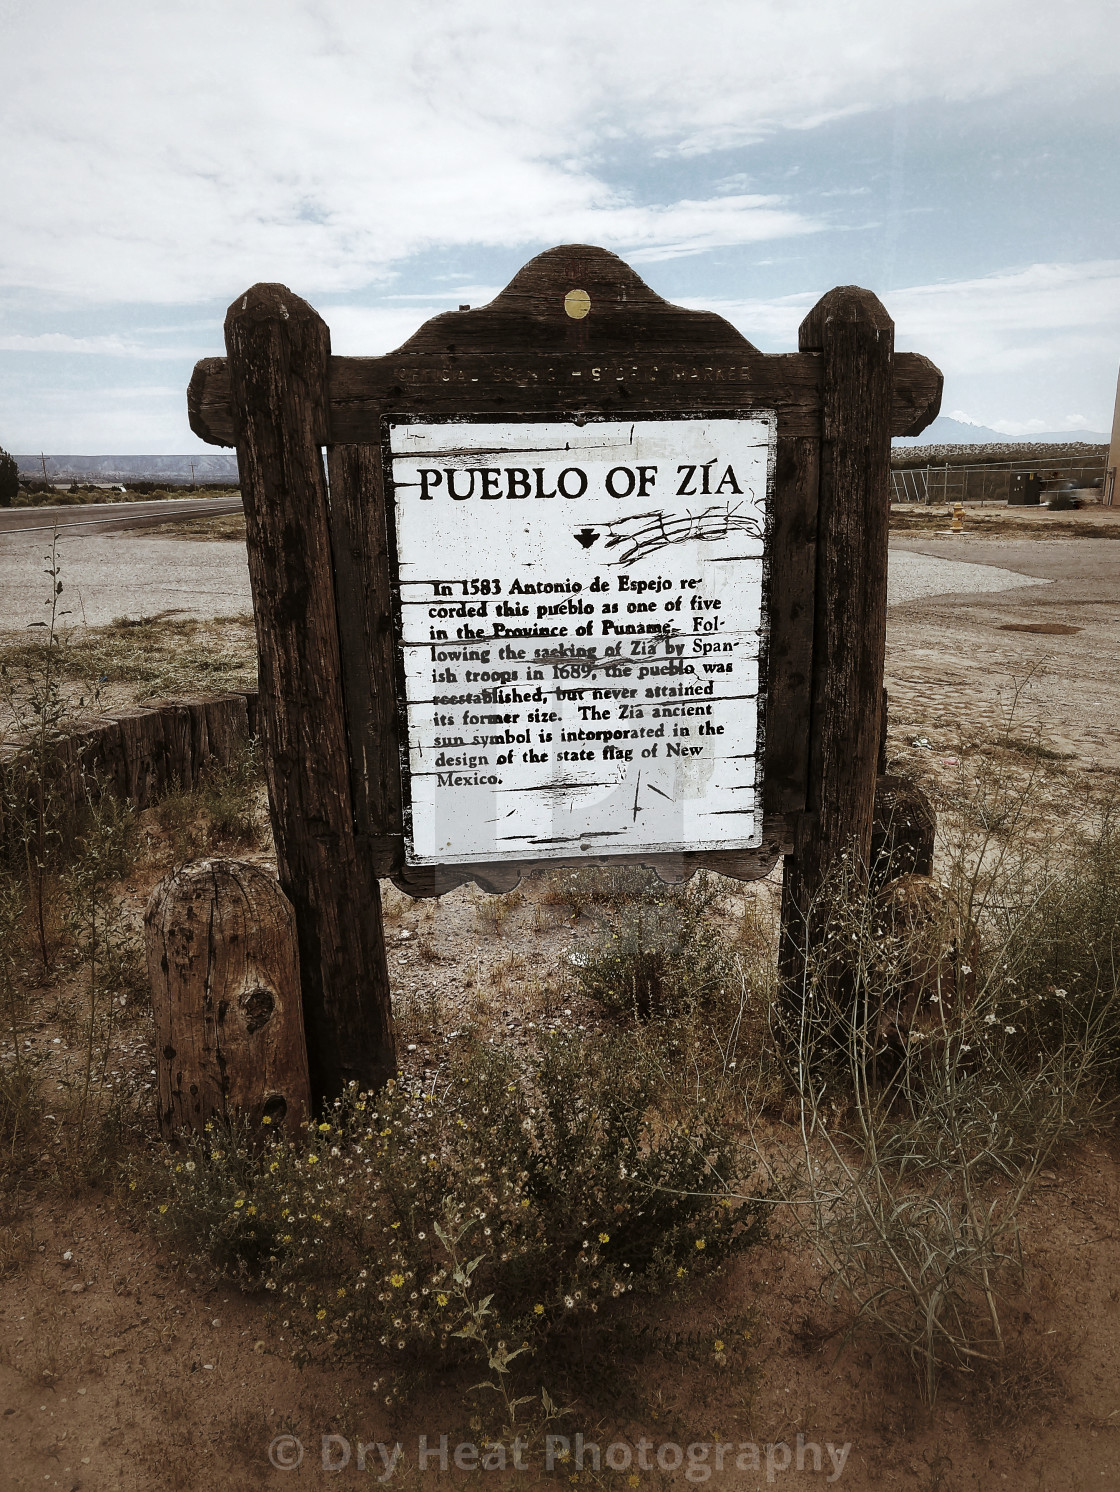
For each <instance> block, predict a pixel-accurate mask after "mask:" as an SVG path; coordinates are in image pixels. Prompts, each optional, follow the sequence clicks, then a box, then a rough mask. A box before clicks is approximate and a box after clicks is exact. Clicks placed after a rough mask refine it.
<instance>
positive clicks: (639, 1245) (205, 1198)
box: [156, 1033, 763, 1366]
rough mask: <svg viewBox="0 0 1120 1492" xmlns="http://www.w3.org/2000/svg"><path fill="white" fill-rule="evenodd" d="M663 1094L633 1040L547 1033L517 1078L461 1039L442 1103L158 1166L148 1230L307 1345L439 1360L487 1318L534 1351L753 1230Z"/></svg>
mask: <svg viewBox="0 0 1120 1492" xmlns="http://www.w3.org/2000/svg"><path fill="white" fill-rule="evenodd" d="M659 1088H660V1082H659V1074H658V1072H657V1070H656V1068H655V1067H654V1066H652V1065H651V1064H649V1063H648V1062H647V1061H646V1060H645V1058H644V1056H643V1054H642V1052H641V1051H640V1050H639V1049H637V1048H636V1047H635V1046H634V1045H633V1044H631V1043H627V1042H621V1041H609V1040H602V1039H598V1040H596V1039H594V1038H590V1037H587V1036H583V1035H580V1034H578V1033H571V1034H558V1035H556V1036H553V1037H551V1038H549V1039H547V1040H546V1042H545V1045H544V1047H543V1049H542V1051H541V1052H540V1053H539V1055H538V1056H537V1057H536V1058H535V1059H532V1060H530V1061H529V1062H528V1063H527V1065H526V1066H525V1067H524V1068H519V1067H518V1066H517V1065H516V1064H515V1062H514V1061H513V1059H512V1058H511V1057H510V1056H508V1055H507V1054H506V1053H504V1052H503V1051H501V1050H500V1049H498V1048H496V1047H494V1046H492V1045H490V1044H488V1043H483V1042H481V1041H475V1040H473V1039H468V1040H465V1041H462V1042H460V1043H458V1053H457V1056H456V1057H455V1058H454V1060H453V1061H452V1063H451V1066H450V1070H449V1072H448V1074H447V1079H446V1083H445V1085H444V1086H443V1087H442V1088H436V1089H435V1090H433V1091H427V1092H421V1091H420V1090H419V1089H418V1088H414V1087H410V1086H408V1085H407V1084H389V1085H388V1086H387V1087H386V1089H385V1090H384V1091H383V1092H381V1093H380V1094H378V1095H376V1096H374V1095H369V1094H359V1093H358V1092H356V1091H353V1090H352V1091H351V1092H350V1093H349V1094H348V1095H347V1096H346V1098H345V1099H344V1100H343V1101H340V1102H338V1103H336V1105H335V1108H334V1111H333V1112H332V1113H331V1114H330V1116H329V1121H325V1122H323V1123H321V1124H320V1125H318V1126H317V1127H315V1126H313V1127H312V1128H311V1129H310V1130H309V1132H307V1133H306V1134H301V1135H296V1136H288V1135H285V1134H283V1133H281V1134H277V1135H275V1136H274V1137H272V1138H270V1139H268V1140H267V1141H265V1142H261V1140H260V1138H259V1136H258V1137H253V1136H251V1135H249V1134H248V1133H246V1132H244V1131H242V1132H238V1133H233V1134H221V1133H220V1132H219V1131H217V1130H214V1131H212V1133H211V1135H208V1136H204V1137H202V1138H198V1137H196V1138H194V1139H193V1140H190V1141H189V1142H188V1143H187V1144H186V1147H185V1149H184V1150H183V1152H182V1153H181V1154H176V1153H174V1152H170V1151H169V1152H167V1154H166V1156H165V1163H166V1170H165V1172H164V1173H163V1175H164V1177H165V1180H162V1181H160V1180H158V1179H157V1182H156V1191H157V1194H159V1195H161V1196H162V1200H161V1201H160V1204H159V1211H158V1213H157V1214H156V1216H157V1219H158V1223H159V1226H160V1228H161V1229H162V1230H164V1231H165V1232H166V1233H168V1234H169V1235H170V1236H172V1237H173V1238H175V1239H176V1240H177V1241H178V1242H179V1243H180V1244H181V1245H182V1246H183V1247H184V1248H185V1249H187V1250H188V1251H190V1252H191V1253H193V1254H194V1255H196V1256H200V1257H201V1258H203V1259H204V1260H206V1261H207V1262H208V1263H209V1265H210V1266H211V1268H212V1269H214V1270H215V1271H216V1272H218V1273H219V1274H222V1275H225V1276H231V1277H234V1278H237V1279H239V1280H241V1281H242V1282H243V1283H245V1284H246V1285H259V1286H263V1288H265V1289H266V1290H270V1291H275V1292H276V1294H277V1296H278V1297H279V1302H282V1309H283V1312H284V1314H285V1317H286V1318H287V1321H288V1323H290V1326H291V1328H292V1329H293V1330H294V1331H296V1332H297V1333H298V1334H300V1335H301V1336H302V1338H303V1340H304V1342H305V1344H306V1347H307V1348H308V1349H309V1350H310V1349H312V1348H314V1347H316V1346H319V1347H327V1348H332V1349H335V1350H338V1351H342V1350H347V1349H349V1350H354V1351H362V1352H366V1351H369V1350H370V1349H371V1348H372V1349H374V1350H376V1348H377V1347H381V1348H388V1349H390V1350H391V1351H392V1352H393V1353H394V1354H396V1353H405V1354H411V1355H413V1356H415V1355H416V1354H423V1353H425V1352H428V1353H430V1352H432V1351H433V1350H435V1351H438V1352H439V1353H444V1352H450V1351H453V1350H454V1349H455V1342H456V1338H457V1337H458V1338H462V1337H464V1336H466V1337H467V1338H475V1339H476V1340H478V1325H479V1321H478V1311H479V1309H480V1308H481V1309H484V1311H485V1314H487V1315H489V1316H492V1317H493V1318H494V1328H495V1331H496V1332H497V1334H498V1335H500V1336H502V1337H503V1338H504V1337H506V1336H512V1335H513V1334H514V1333H517V1334H519V1335H520V1339H524V1340H526V1341H529V1342H532V1343H537V1342H540V1341H541V1340H542V1339H543V1338H544V1337H545V1336H547V1334H548V1333H549V1332H550V1331H552V1330H555V1329H558V1328H560V1327H562V1326H563V1325H564V1323H566V1322H569V1321H572V1320H574V1319H576V1318H578V1317H581V1316H583V1317H590V1316H593V1315H595V1314H596V1313H598V1311H599V1309H600V1308H601V1307H603V1306H605V1305H606V1304H607V1303H609V1302H611V1301H613V1300H616V1299H617V1298H619V1297H620V1296H623V1295H625V1294H628V1293H630V1292H632V1291H635V1290H638V1291H641V1290H651V1289H658V1288H662V1287H663V1286H665V1285H666V1284H670V1285H676V1283H677V1282H678V1281H679V1280H682V1279H684V1278H685V1277H686V1276H688V1275H689V1274H690V1273H691V1272H692V1271H693V1270H695V1269H697V1268H698V1267H701V1268H702V1267H705V1266H707V1267H710V1266H712V1265H713V1264H716V1263H718V1262H719V1261H720V1260H722V1259H724V1258H726V1257H727V1256H728V1255H730V1254H732V1253H735V1252H736V1251H738V1250H741V1249H744V1248H746V1247H748V1246H749V1245H751V1244H753V1243H754V1242H755V1241H756V1240H758V1239H759V1237H760V1236H761V1233H762V1228H763V1204H762V1203H760V1202H751V1203H747V1204H743V1205H739V1206H734V1205H731V1204H730V1203H729V1202H728V1188H729V1187H731V1186H733V1185H734V1184H735V1178H736V1177H737V1176H738V1174H739V1167H738V1162H737V1159H736V1151H735V1145H734V1142H733V1140H732V1137H731V1134H730V1132H729V1131H728V1130H726V1129H724V1128H723V1127H721V1126H720V1125H719V1124H718V1123H717V1122H713V1121H712V1120H711V1119H709V1117H708V1116H707V1113H706V1110H705V1107H704V1105H703V1103H702V1102H699V1101H696V1100H694V1102H693V1105H692V1110H691V1113H690V1114H689V1115H688V1116H687V1120H686V1122H684V1123H681V1122H677V1123H669V1122H667V1121H666V1118H665V1115H664V1113H663V1111H662V1108H661V1105H660V1103H659ZM279 1302H278V1303H279ZM472 1322H473V1323H474V1325H473V1326H472ZM491 1366H493V1364H491Z"/></svg>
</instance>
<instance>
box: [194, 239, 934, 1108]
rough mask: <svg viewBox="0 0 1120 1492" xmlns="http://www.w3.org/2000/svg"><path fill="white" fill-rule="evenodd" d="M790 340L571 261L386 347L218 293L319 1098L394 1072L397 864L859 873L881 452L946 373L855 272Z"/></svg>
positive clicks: (487, 879)
mask: <svg viewBox="0 0 1120 1492" xmlns="http://www.w3.org/2000/svg"><path fill="white" fill-rule="evenodd" d="M799 341H800V350H799V351H798V352H796V353H789V354H780V355H765V354H762V353H760V352H759V351H758V350H757V349H756V348H754V347H753V346H752V345H751V344H750V343H749V342H748V341H747V340H746V339H745V338H744V337H742V336H741V335H740V334H739V333H738V332H737V331H735V329H734V328H733V327H731V326H730V325H729V324H728V323H727V322H726V321H724V320H722V319H721V318H720V317H719V316H716V315H713V314H712V313H710V312H703V311H694V310H688V309H685V308H683V307H680V306H673V305H670V304H669V303H667V302H666V301H664V300H662V299H661V298H660V297H659V296H658V295H656V294H654V292H653V291H651V290H650V289H649V287H648V286H646V285H645V284H643V282H642V281H641V280H640V279H639V278H638V276H637V275H636V274H635V273H634V272H633V270H631V269H630V268H629V267H628V266H627V265H625V264H624V263H623V262H622V261H621V260H619V259H618V258H616V257H615V256H614V255H613V254H609V253H607V252H606V251H604V250H602V249H595V248H588V247H585V246H579V245H576V246H568V247H564V248H560V249H554V250H551V251H549V252H548V253H546V254H542V255H539V256H538V257H537V258H536V259H534V260H533V261H531V263H529V264H528V265H526V266H525V268H524V269H523V270H521V271H520V273H519V274H518V275H517V276H515V278H514V280H513V281H512V282H511V284H510V285H509V286H508V287H507V288H506V289H505V290H504V291H503V292H502V293H501V294H500V295H499V296H498V297H497V298H496V299H495V300H494V301H493V302H492V303H491V304H490V305H488V306H483V307H480V308H479V309H477V310H463V311H458V312H448V313H446V314H444V315H442V316H437V317H435V318H434V319H433V320H432V321H430V322H428V323H427V324H426V325H425V326H423V327H421V328H420V330H419V331H418V332H417V333H416V335H415V336H414V337H412V338H410V340H409V341H408V342H406V343H405V344H404V346H403V347H401V348H399V349H398V350H397V351H396V352H394V353H392V354H390V355H388V356H385V357H376V358H337V357H332V356H331V354H330V334H329V332H328V330H327V328H326V326H325V324H324V323H323V321H322V320H321V319H320V318H319V316H318V315H317V314H316V313H315V312H314V311H313V310H312V308H311V307H310V306H308V305H307V304H306V302H304V301H301V300H300V299H299V298H298V297H297V296H294V295H292V293H291V292H290V291H289V290H287V289H286V288H285V287H284V286H280V285H257V286H254V287H253V289H251V290H249V291H248V292H246V294H245V295H244V296H242V297H240V298H239V299H238V300H237V301H235V302H234V304H233V305H232V306H231V307H230V311H229V314H228V316H227V320H226V345H227V349H228V354H229V355H228V357H227V358H208V359H206V360H204V361H203V362H201V363H199V364H198V366H197V368H196V369H195V373H194V377H193V378H192V380H191V386H190V390H189V393H188V405H189V410H190V417H191V425H192V428H193V429H194V430H195V432H196V433H197V434H198V435H200V436H201V437H202V439H204V440H207V441H210V442H212V443H214V444H218V445H236V447H237V453H238V462H239V466H240V472H241V485H242V492H243V495H244V500H245V514H246V526H247V533H248V552H249V570H250V576H251V580H252V585H253V603H254V612H255V618H256V627H257V639H258V651H259V655H260V720H261V725H262V733H263V737H264V742H265V758H266V767H267V773H268V781H269V796H270V804H271V811H272V818H273V828H274V833H275V838H276V844H277V855H278V864H279V873H280V879H281V884H282V885H283V887H284V890H285V891H286V892H287V894H288V896H289V897H290V899H291V901H292V903H293V905H294V906H295V909H296V917H297V926H298V929H299V936H300V958H301V969H302V979H303V985H304V1005H305V1012H306V1017H307V1027H308V1056H309V1064H310V1070H311V1076H312V1085H313V1088H314V1089H315V1091H316V1094H317V1095H319V1096H322V1095H329V1094H333V1093H336V1092H337V1091H339V1089H340V1088H341V1087H342V1086H343V1085H344V1084H345V1082H347V1081H349V1080H350V1079H352V1078H353V1079H355V1080H357V1081H359V1082H361V1083H365V1084H368V1083H370V1082H375V1081H378V1080H379V1079H381V1078H384V1077H386V1076H388V1075H389V1074H390V1073H391V1071H392V1070H393V1036H392V1022H391V1016H390V1006H389V997H388V980H387V976H386V972H385V960H384V946H383V941H382V934H381V927H380V918H379V916H378V915H377V908H378V905H379V902H378V877H380V876H385V875H390V876H392V877H393V879H394V880H395V881H396V883H397V885H398V886H400V887H402V889H404V890H406V891H408V892H410V893H411V894H413V895H433V894H439V893H440V892H442V891H444V890H447V889H449V888H450V887H451V886H454V885H456V884H459V883H460V882H461V881H463V880H467V879H473V880H475V881H476V882H478V884H480V885H482V886H483V887H485V888H486V889H490V890H498V889H505V888H507V887H510V886H512V885H514V884H516V882H517V879H518V878H519V876H520V875H521V874H522V873H523V872H524V870H525V869H526V868H528V867H531V866H533V865H539V864H552V865H555V864H565V863H577V864H578V863H585V862H588V861H591V862H595V861H603V862H609V861H629V862H632V863H633V862H637V863H642V864H649V865H654V866H655V867H656V868H657V870H658V872H659V873H660V874H662V875H664V876H667V877H674V878H675V877H679V876H682V875H687V874H689V873H691V871H692V870H694V869H695V868H696V867H697V866H698V865H707V866H711V867H712V868H714V869H718V870H720V871H723V872H724V873H726V874H729V875H735V876H739V877H742V878H751V877H755V876H759V875H764V874H766V873H767V871H769V870H770V869H771V868H772V866H773V865H774V863H775V860H776V858H777V856H778V855H779V854H780V853H782V852H783V851H784V852H786V855H787V860H786V875H785V892H784V898H785V912H784V915H785V916H786V919H787V922H790V921H791V920H792V919H795V918H796V916H798V915H804V912H805V909H806V907H807V906H808V903H809V901H810V900H811V898H812V896H813V894H814V889H815V888H816V887H817V886H819V884H820V882H821V879H822V877H823V875H824V873H825V871H826V869H827V866H828V864H829V862H830V860H831V858H832V857H833V856H834V855H835V854H836V853H838V852H839V851H840V850H842V849H845V848H850V849H852V850H853V851H854V854H855V859H856V861H857V862H858V861H860V860H861V858H862V859H865V858H866V855H867V852H868V846H869V843H870V835H871V820H872V803H873V797H874V785H875V766H876V761H877V756H878V747H879V734H880V718H881V689H882V673H883V649H884V637H885V618H886V555H887V513H888V504H889V451H890V437H891V435H892V434H899V435H902V434H917V433H918V432H919V431H921V430H922V429H924V428H925V426H926V425H927V424H928V423H929V421H930V420H931V419H933V418H934V416H935V415H936V413H937V410H938V408H939V405H940V397H941V375H940V374H939V372H938V371H937V369H936V368H935V367H933V365H932V364H931V363H929V362H928V360H927V359H925V358H923V357H920V356H918V355H916V354H908V353H897V354H896V353H895V352H894V347H893V324H892V323H891V320H890V318H889V316H888V315H887V314H886V312H885V311H884V309H883V307H882V306H881V305H880V304H879V302H878V301H877V300H876V299H875V297H874V296H873V295H871V294H870V293H869V292H867V291H864V290H859V289H857V288H855V287H846V288H841V289H838V290H834V291H831V292H829V294H828V295H826V296H825V297H824V298H823V299H822V300H821V301H820V302H818V304H817V306H816V307H814V309H813V310H812V311H811V312H810V314H809V315H808V317H807V318H806V319H805V322H804V323H803V325H802V327H801V332H800V339H799ZM324 454H325V458H326V459H325V461H324Z"/></svg>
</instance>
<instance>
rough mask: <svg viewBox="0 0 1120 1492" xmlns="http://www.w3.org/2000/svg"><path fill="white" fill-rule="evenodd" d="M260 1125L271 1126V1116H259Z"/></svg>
mask: <svg viewBox="0 0 1120 1492" xmlns="http://www.w3.org/2000/svg"><path fill="white" fill-rule="evenodd" d="M261 1123H262V1124H271V1123H272V1116H271V1115H270V1114H262V1115H261ZM207 1128H209V1125H208V1126H207Z"/></svg>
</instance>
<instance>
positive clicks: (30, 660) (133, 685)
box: [0, 615, 257, 739]
mask: <svg viewBox="0 0 1120 1492" xmlns="http://www.w3.org/2000/svg"><path fill="white" fill-rule="evenodd" d="M42 660H43V651H42V643H41V642H38V641H35V640H31V641H24V640H23V639H20V640H19V641H10V642H9V643H8V645H7V646H6V647H4V648H3V649H2V651H0V674H2V678H3V688H2V689H0V737H5V736H6V737H7V738H8V739H11V738H12V730H13V725H14V721H15V718H16V716H17V715H18V714H19V713H21V712H22V711H23V710H24V709H25V708H26V705H27V701H28V699H29V697H30V696H31V695H32V694H33V692H34V690H35V687H36V682H37V680H38V678H39V676H40V674H41V671H42V666H43V664H42ZM52 666H53V668H54V669H55V670H56V672H57V676H58V680H59V687H60V689H61V690H62V691H63V698H62V700H61V704H62V707H63V709H64V711H65V713H66V714H67V715H68V716H69V717H70V718H71V719H77V718H81V717H82V716H89V715H96V714H101V713H105V712H106V711H107V710H109V709H112V708H117V707H120V706H122V705H125V706H127V705H132V704H136V703H139V702H141V701H143V700H146V699H164V698H174V697H176V696H179V697H182V696H189V695H192V694H224V693H226V692H236V691H239V690H244V689H255V688H256V683H257V654H256V639H255V637H254V633H253V619H252V617H250V616H226V617H215V618H213V619H212V620H209V621H205V620H200V619H198V618H194V617H190V618H182V617H169V616H165V615H157V616H150V617H139V618H137V619H135V620H133V619H131V618H127V617H118V618H117V620H116V621H114V622H110V623H109V624H108V625H106V626H103V627H88V628H81V629H80V630H79V629H74V630H73V631H69V632H60V633H59V634H58V642H57V645H56V647H55V649H54V661H53V664H52Z"/></svg>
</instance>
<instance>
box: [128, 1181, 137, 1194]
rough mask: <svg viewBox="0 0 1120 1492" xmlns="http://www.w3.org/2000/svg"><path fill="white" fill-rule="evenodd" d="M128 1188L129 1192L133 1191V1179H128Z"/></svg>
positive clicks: (134, 1186) (134, 1184)
mask: <svg viewBox="0 0 1120 1492" xmlns="http://www.w3.org/2000/svg"><path fill="white" fill-rule="evenodd" d="M128 1189H129V1191H130V1192H134V1191H135V1190H136V1183H135V1181H130V1182H129V1183H128Z"/></svg>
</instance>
